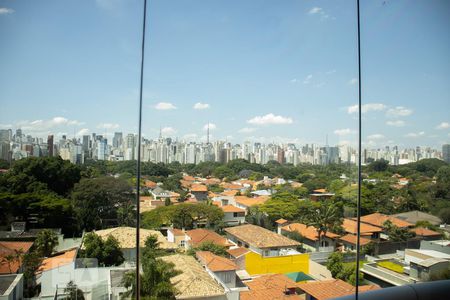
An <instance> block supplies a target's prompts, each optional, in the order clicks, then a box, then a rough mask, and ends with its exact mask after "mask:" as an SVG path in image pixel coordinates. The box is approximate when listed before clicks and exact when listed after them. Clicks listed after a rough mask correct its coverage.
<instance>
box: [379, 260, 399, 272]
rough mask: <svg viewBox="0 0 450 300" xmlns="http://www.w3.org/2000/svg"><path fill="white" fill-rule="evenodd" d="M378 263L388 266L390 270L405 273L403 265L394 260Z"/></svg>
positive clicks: (381, 265) (384, 266)
mask: <svg viewBox="0 0 450 300" xmlns="http://www.w3.org/2000/svg"><path fill="white" fill-rule="evenodd" d="M377 265H379V266H380V267H383V268H386V269H388V270H391V271H394V272H397V273H400V274H403V266H401V265H399V264H396V263H394V262H392V261H381V262H378V263H377Z"/></svg>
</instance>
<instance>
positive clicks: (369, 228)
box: [342, 218, 383, 239]
mask: <svg viewBox="0 0 450 300" xmlns="http://www.w3.org/2000/svg"><path fill="white" fill-rule="evenodd" d="M357 226H358V223H357V222H356V221H355V220H353V219H349V218H344V221H343V222H342V228H343V229H344V231H345V232H346V233H348V234H354V235H356V233H357V229H358V227H357ZM382 231H383V229H382V228H381V227H378V226H373V225H370V224H366V223H362V222H361V223H360V232H361V236H363V237H365V238H368V239H378V238H379V237H380V233H381V232H382Z"/></svg>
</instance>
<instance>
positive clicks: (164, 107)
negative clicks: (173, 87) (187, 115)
mask: <svg viewBox="0 0 450 300" xmlns="http://www.w3.org/2000/svg"><path fill="white" fill-rule="evenodd" d="M155 109H157V110H171V109H177V107H176V106H175V105H173V104H172V103H169V102H159V103H157V104H156V105H155Z"/></svg>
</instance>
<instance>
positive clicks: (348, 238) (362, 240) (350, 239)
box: [339, 234, 370, 246]
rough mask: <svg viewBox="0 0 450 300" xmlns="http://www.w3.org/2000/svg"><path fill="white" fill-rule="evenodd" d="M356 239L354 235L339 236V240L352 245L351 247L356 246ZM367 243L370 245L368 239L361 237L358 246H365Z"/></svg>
mask: <svg viewBox="0 0 450 300" xmlns="http://www.w3.org/2000/svg"><path fill="white" fill-rule="evenodd" d="M356 237H357V236H356V235H353V234H347V235H344V236H341V237H340V238H339V240H341V241H344V242H347V243H349V244H352V245H356ZM368 243H370V239H366V238H363V237H360V238H359V244H360V245H361V246H364V245H367V244H368Z"/></svg>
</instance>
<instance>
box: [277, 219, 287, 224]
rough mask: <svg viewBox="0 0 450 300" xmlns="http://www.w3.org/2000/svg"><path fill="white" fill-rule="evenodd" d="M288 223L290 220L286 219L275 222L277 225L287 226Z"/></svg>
mask: <svg viewBox="0 0 450 300" xmlns="http://www.w3.org/2000/svg"><path fill="white" fill-rule="evenodd" d="M287 222H288V220H285V219H278V220H276V221H275V223H277V224H280V225H281V224H285V223H287Z"/></svg>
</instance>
